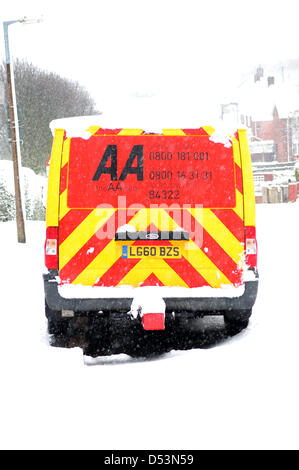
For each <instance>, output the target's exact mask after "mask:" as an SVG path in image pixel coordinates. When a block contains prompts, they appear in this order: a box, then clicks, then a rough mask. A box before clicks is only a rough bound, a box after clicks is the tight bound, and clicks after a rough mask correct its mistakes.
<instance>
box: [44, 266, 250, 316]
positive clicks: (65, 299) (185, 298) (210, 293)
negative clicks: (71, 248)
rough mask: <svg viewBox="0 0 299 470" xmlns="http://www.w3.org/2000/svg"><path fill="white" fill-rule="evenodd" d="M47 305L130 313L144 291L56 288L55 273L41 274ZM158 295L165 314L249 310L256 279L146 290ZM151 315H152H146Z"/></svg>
mask: <svg viewBox="0 0 299 470" xmlns="http://www.w3.org/2000/svg"><path fill="white" fill-rule="evenodd" d="M43 278H44V289H45V297H46V301H47V304H48V305H49V307H50V308H51V309H53V310H73V311H75V312H88V311H100V310H102V311H113V310H115V311H122V312H124V311H126V312H130V311H131V307H132V301H133V298H134V297H136V291H140V292H145V291H144V289H145V287H138V288H132V287H119V288H115V287H111V288H110V287H87V286H75V285H63V286H59V285H58V280H57V272H56V273H55V272H54V273H53V272H49V273H47V274H44V275H43ZM147 289H152V290H153V292H154V291H157V290H158V292H159V297H160V298H162V299H163V300H164V302H165V311H166V312H172V311H180V312H183V311H186V312H194V313H195V312H205V313H206V314H209V312H211V313H212V312H213V313H215V312H220V313H221V311H225V310H240V309H242V310H243V309H250V308H252V307H253V305H254V302H255V299H256V296H257V290H258V278H253V279H252V280H249V281H246V282H244V284H243V285H242V286H240V287H237V288H235V287H225V288H221V289H213V288H210V287H200V288H184V287H148V288H147ZM148 313H152V312H148Z"/></svg>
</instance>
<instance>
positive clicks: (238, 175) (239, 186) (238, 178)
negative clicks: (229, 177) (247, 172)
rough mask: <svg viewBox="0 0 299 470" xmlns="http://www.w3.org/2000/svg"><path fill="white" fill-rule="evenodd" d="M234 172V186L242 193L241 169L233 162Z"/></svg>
mask: <svg viewBox="0 0 299 470" xmlns="http://www.w3.org/2000/svg"><path fill="white" fill-rule="evenodd" d="M235 173H236V186H237V189H238V191H240V193H241V194H243V177H242V170H241V168H240V167H239V165H237V164H236V163H235Z"/></svg>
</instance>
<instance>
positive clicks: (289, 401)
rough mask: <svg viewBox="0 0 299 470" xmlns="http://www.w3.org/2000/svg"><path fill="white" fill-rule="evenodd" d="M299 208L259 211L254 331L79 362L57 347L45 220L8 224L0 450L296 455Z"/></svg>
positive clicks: (2, 277)
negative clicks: (46, 283) (22, 231)
mask: <svg viewBox="0 0 299 470" xmlns="http://www.w3.org/2000/svg"><path fill="white" fill-rule="evenodd" d="M298 234H299V203H298V202H297V203H296V204H278V205H258V206H257V236H258V242H259V271H260V277H261V279H260V288H259V293H258V299H257V302H256V305H255V308H254V313H253V316H252V320H251V322H250V325H249V327H248V328H247V330H246V331H243V332H242V333H240V334H238V335H236V336H234V337H229V338H226V339H224V340H222V341H221V342H220V343H216V344H215V345H214V346H213V347H210V348H208V349H193V350H188V351H172V352H170V353H168V354H165V355H163V356H161V357H159V358H155V359H148V360H146V359H144V360H143V359H139V360H136V359H131V358H130V357H129V356H126V355H119V356H112V357H104V358H96V359H86V360H85V362H84V360H83V355H82V351H81V350H80V349H78V348H75V349H69V350H65V349H60V348H51V347H50V346H49V344H48V339H47V333H46V321H45V318H44V312H43V302H44V300H43V285H42V277H41V273H42V266H43V238H44V227H43V224H42V223H39V222H30V223H27V238H28V243H27V244H26V245H24V246H23V245H18V244H17V242H16V234H15V224H14V223H10V222H7V223H2V224H1V225H0V240H1V243H0V259H1V270H0V292H1V300H0V302H1V303H0V306H1V328H0V353H1V356H0V380H1V386H0V448H1V449H76V448H77V449H111V450H113V449H246V448H248V449H298V448H299V436H298V421H299V398H298V397H299V378H298V361H299V341H298V334H299V301H298V287H299V282H298V281H299V276H298V266H299V259H298Z"/></svg>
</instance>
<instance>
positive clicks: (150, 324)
mask: <svg viewBox="0 0 299 470" xmlns="http://www.w3.org/2000/svg"><path fill="white" fill-rule="evenodd" d="M164 319H165V314H164V313H145V314H144V315H143V317H142V325H143V328H144V329H145V330H164V329H165V322H164Z"/></svg>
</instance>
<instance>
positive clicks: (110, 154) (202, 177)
mask: <svg viewBox="0 0 299 470" xmlns="http://www.w3.org/2000/svg"><path fill="white" fill-rule="evenodd" d="M243 268H244V214H243V182H242V168H241V159H240V147H239V142H238V140H237V139H236V138H231V139H226V140H225V141H217V139H215V137H214V136H213V129H212V128H209V127H204V128H200V129H164V130H163V131H161V134H147V133H145V132H144V131H143V130H141V129H114V130H109V129H102V128H93V129H92V135H91V137H90V138H88V139H83V138H80V137H71V138H67V139H65V141H64V147H63V155H62V164H61V178H60V202H59V276H60V279H61V282H62V283H71V284H82V285H87V286H104V287H111V286H113V287H120V286H134V287H137V286H145V285H158V286H169V287H173V286H180V287H187V288H193V287H202V286H210V287H215V288H217V287H221V286H223V285H234V286H239V285H241V284H242V272H243Z"/></svg>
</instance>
